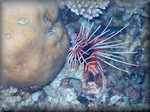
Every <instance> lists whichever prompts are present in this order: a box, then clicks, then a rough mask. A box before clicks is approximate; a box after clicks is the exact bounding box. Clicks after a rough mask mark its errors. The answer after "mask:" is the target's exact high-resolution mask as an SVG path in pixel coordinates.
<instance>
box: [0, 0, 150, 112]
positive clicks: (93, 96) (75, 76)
mask: <svg viewBox="0 0 150 112" xmlns="http://www.w3.org/2000/svg"><path fill="white" fill-rule="evenodd" d="M39 1H41V2H42V0H39ZM56 3H57V5H58V10H59V14H58V18H59V19H60V20H59V21H61V25H62V27H63V31H64V32H65V33H66V35H67V38H68V42H69V45H68V44H66V48H64V49H63V47H62V49H63V53H64V52H65V53H66V52H67V53H66V54H63V53H62V54H60V55H59V56H58V59H61V58H62V57H65V61H64V60H63V59H62V60H57V59H56V60H55V58H54V59H53V60H54V61H53V62H52V63H54V67H51V69H56V71H55V70H54V72H56V75H55V77H53V78H52V79H51V78H50V79H49V78H47V77H46V78H45V79H43V80H44V81H45V80H46V79H49V80H48V81H47V80H46V83H44V82H42V84H43V85H42V84H41V85H42V86H40V87H39V85H38V84H37V85H35V86H31V87H26V88H23V87H22V88H21V87H19V88H18V87H16V86H13V85H10V86H8V87H7V88H5V87H3V86H0V111H1V112H5V111H12V112H13V111H14V112H16V111H18V112H20V111H25V112H27V111H35V112H41V111H43V112H45V111H71V112H74V111H88V112H95V111H122V110H123V111H131V110H133V111H139V110H150V108H149V107H150V106H149V103H150V91H149V89H150V85H149V81H150V80H149V74H150V69H149V68H150V64H149V56H150V55H149V49H150V35H149V30H150V27H149V25H150V24H149V20H150V17H149V16H150V15H149V12H150V8H149V7H150V1H149V0H143V1H142V0H134V1H132V0H62V1H61V0H60V1H59V0H57V2H56ZM2 11H3V10H2ZM44 19H45V21H46V24H47V26H48V28H47V29H46V34H47V35H48V36H49V35H51V33H53V32H55V30H56V31H57V29H53V28H52V29H51V27H49V26H54V27H55V28H56V26H57V25H53V24H52V25H51V24H50V23H49V22H51V20H49V18H47V16H44ZM10 21H11V20H10ZM54 21H56V20H54ZM19 22H21V24H26V21H25V20H24V21H22V20H21V21H19ZM22 22H23V23H22ZM54 23H55V22H54ZM93 32H94V33H93ZM91 35H92V36H91ZM48 38H49V37H48ZM50 38H53V37H50ZM108 38H109V39H108ZM107 39H108V40H107ZM64 43H65V42H64ZM66 43H67V42H66ZM62 46H63V43H62ZM67 47H68V49H69V50H68V51H67V50H65V49H67ZM46 51H47V52H48V50H46ZM54 51H55V50H54ZM60 51H61V50H60ZM52 54H53V53H52ZM54 54H55V53H54ZM54 57H55V56H54ZM59 61H60V62H61V63H58V62H59ZM44 62H45V61H44ZM55 63H56V64H55ZM57 65H60V67H57ZM42 66H44V67H45V64H43V65H42ZM42 66H41V67H42ZM44 67H43V68H44ZM59 68H61V69H60V70H59ZM44 70H47V69H44ZM52 72H53V70H51V71H50V73H52ZM42 75H43V74H41V76H42ZM41 76H39V77H41ZM34 81H35V84H36V80H34ZM37 82H38V81H37ZM39 82H40V78H39ZM47 82H48V83H47Z"/></svg>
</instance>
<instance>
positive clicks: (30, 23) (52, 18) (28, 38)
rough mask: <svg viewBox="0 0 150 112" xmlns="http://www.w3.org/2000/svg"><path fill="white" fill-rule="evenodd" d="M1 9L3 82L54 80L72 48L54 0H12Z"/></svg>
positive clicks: (35, 83)
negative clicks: (69, 49)
mask: <svg viewBox="0 0 150 112" xmlns="http://www.w3.org/2000/svg"><path fill="white" fill-rule="evenodd" d="M1 8H2V10H3V11H2V23H1V26H2V35H1V41H2V46H1V47H2V48H1V59H2V60H1V72H2V73H1V79H2V81H1V82H2V84H3V85H13V86H16V87H19V88H23V87H31V86H42V85H45V84H47V83H48V82H49V81H52V80H53V78H54V77H55V76H56V75H57V73H58V72H59V71H60V70H61V67H62V66H63V64H64V61H65V58H66V55H67V53H68V48H69V41H68V38H67V35H66V33H65V29H64V28H63V26H62V24H61V21H60V20H59V19H58V7H57V4H56V3H55V1H52V0H50V1H46V0H40V1H37V0H33V1H12V0H10V1H3V2H2V7H1Z"/></svg>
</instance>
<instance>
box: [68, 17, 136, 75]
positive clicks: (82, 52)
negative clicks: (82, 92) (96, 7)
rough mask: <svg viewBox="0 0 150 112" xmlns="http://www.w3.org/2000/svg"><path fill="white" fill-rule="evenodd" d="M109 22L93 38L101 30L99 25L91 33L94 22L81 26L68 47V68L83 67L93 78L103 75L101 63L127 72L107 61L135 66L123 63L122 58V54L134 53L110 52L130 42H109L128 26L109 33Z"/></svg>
mask: <svg viewBox="0 0 150 112" xmlns="http://www.w3.org/2000/svg"><path fill="white" fill-rule="evenodd" d="M111 21H112V19H111V20H110V21H109V23H108V24H107V26H106V27H105V28H104V29H103V30H102V32H101V33H100V34H99V35H97V36H95V34H96V33H97V31H98V30H99V29H100V28H101V25H99V26H98V27H97V28H96V29H95V30H94V31H93V32H92V28H93V26H94V22H93V23H92V24H91V25H90V26H89V24H88V25H87V27H84V26H83V25H81V27H80V31H79V33H78V35H77V36H76V37H75V38H74V39H73V40H72V41H73V44H72V46H71V47H70V49H69V54H68V56H67V64H68V65H69V67H71V68H76V67H78V66H79V65H83V72H84V73H86V72H91V73H92V74H93V75H94V76H95V75H97V74H98V73H99V72H101V73H103V67H102V65H101V62H103V63H105V64H107V65H109V66H111V67H113V68H115V69H117V70H121V71H123V72H128V71H126V70H124V69H122V68H121V67H117V66H115V65H114V64H111V63H110V62H109V61H107V60H110V61H115V62H118V63H121V64H125V65H130V66H137V65H136V64H132V63H128V62H126V61H124V60H123V59H124V58H123V57H122V56H123V54H131V53H134V52H120V51H119V52H115V50H114V51H113V50H110V49H114V48H115V49H120V48H125V46H124V45H127V44H128V43H129V42H131V41H127V42H121V40H115V41H114V40H113V41H110V39H112V38H113V37H115V36H116V35H117V34H119V33H120V32H122V31H123V30H124V29H125V28H126V27H127V26H128V25H129V24H127V25H125V26H124V27H123V28H121V29H120V30H118V31H112V32H110V29H108V27H109V25H110V24H111ZM88 23H89V21H88ZM106 59H107V60H106Z"/></svg>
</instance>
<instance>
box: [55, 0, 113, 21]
mask: <svg viewBox="0 0 150 112" xmlns="http://www.w3.org/2000/svg"><path fill="white" fill-rule="evenodd" d="M58 1H59V0H58ZM109 3H110V1H109V0H62V1H61V2H58V4H59V6H60V7H63V6H67V7H68V8H69V9H70V10H71V11H72V12H73V13H75V14H76V15H82V16H83V17H85V18H87V19H89V20H92V19H93V18H94V17H98V16H99V15H100V14H102V13H103V12H102V10H105V9H106V7H108V4H109Z"/></svg>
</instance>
